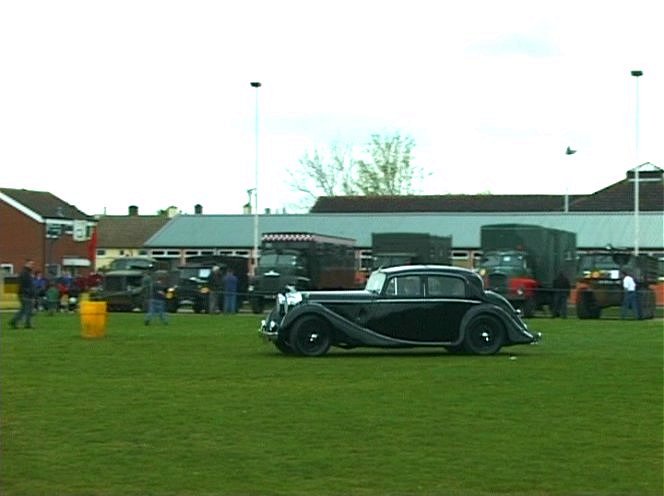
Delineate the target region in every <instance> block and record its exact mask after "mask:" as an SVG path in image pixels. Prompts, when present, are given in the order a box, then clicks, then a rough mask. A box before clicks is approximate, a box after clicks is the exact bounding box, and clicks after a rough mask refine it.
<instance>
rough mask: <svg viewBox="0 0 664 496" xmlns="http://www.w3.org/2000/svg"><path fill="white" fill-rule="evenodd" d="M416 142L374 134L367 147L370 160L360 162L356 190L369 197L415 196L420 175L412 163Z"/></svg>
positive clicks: (397, 134) (358, 162)
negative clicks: (413, 193)
mask: <svg viewBox="0 0 664 496" xmlns="http://www.w3.org/2000/svg"><path fill="white" fill-rule="evenodd" d="M414 146H415V142H414V141H413V139H412V138H410V137H409V136H406V137H402V136H401V135H400V134H399V133H396V134H394V135H392V136H381V135H378V134H374V135H372V136H371V141H370V142H369V145H368V146H367V154H368V156H369V160H358V161H357V182H356V186H357V188H358V189H359V190H360V192H361V193H362V194H364V195H366V196H376V195H407V194H410V193H412V192H413V179H414V177H415V175H416V174H419V173H420V171H419V169H416V168H415V167H414V166H413V164H412V162H411V160H412V154H411V152H412V150H413V147H414Z"/></svg>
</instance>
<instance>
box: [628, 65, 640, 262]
mask: <svg viewBox="0 0 664 496" xmlns="http://www.w3.org/2000/svg"><path fill="white" fill-rule="evenodd" d="M631 75H632V76H634V78H636V107H635V111H634V130H635V133H634V134H635V136H634V154H635V156H636V162H637V163H636V167H634V255H635V256H638V254H639V166H640V164H639V163H638V162H639V78H640V77H641V76H643V71H632V72H631Z"/></svg>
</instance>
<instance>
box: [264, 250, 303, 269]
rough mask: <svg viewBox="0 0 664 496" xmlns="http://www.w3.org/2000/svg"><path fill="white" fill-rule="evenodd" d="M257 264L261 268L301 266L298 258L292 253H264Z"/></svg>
mask: <svg viewBox="0 0 664 496" xmlns="http://www.w3.org/2000/svg"><path fill="white" fill-rule="evenodd" d="M259 263H260V265H262V266H263V267H296V266H298V265H302V263H301V262H300V257H298V256H297V255H294V254H292V253H265V254H263V255H261V259H260V262H259Z"/></svg>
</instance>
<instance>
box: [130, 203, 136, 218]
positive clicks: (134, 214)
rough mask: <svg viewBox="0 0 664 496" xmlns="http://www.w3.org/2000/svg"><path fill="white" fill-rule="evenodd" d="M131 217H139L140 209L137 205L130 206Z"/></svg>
mask: <svg viewBox="0 0 664 496" xmlns="http://www.w3.org/2000/svg"><path fill="white" fill-rule="evenodd" d="M129 215H130V216H132V217H136V216H137V215H138V207H137V206H136V205H129Z"/></svg>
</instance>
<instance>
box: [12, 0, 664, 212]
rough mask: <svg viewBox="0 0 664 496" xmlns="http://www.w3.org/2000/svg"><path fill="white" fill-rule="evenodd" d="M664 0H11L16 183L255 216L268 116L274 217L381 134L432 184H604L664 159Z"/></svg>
mask: <svg viewBox="0 0 664 496" xmlns="http://www.w3.org/2000/svg"><path fill="white" fill-rule="evenodd" d="M660 8H661V3H660V2H656V1H642V0H641V1H640V0H632V1H630V2H599V1H584V0H576V1H566V0H563V1H560V0H558V1H532V0H531V1H513V0H502V1H495V0H477V1H468V2H447V1H445V2H435V1H431V0H424V1H420V0H408V1H390V0H379V1H373V0H353V1H347V0H335V1H334V2H331V1H316V0H309V1H294V0H280V1H268V0H255V1H253V2H220V1H195V0H188V1H167V0H158V1H157V0H155V1H152V0H150V1H148V0H131V1H124V0H114V1H103V2H102V1H94V0H85V1H60V0H58V1H56V0H49V1H29V0H20V1H18V0H17V1H8V0H1V1H0V71H1V72H0V164H1V167H2V172H1V175H0V177H1V179H0V186H1V187H7V188H26V189H31V190H38V191H50V192H52V193H53V194H55V195H57V196H59V197H60V198H62V199H63V200H65V201H67V202H69V203H71V204H74V205H76V206H77V207H78V208H79V209H81V210H82V211H83V212H85V213H87V214H90V215H94V214H101V213H107V214H111V215H123V214H126V212H127V208H128V206H129V205H136V206H138V207H139V212H140V213H141V214H154V213H156V212H157V211H158V210H159V209H163V208H166V207H168V206H171V205H173V206H176V207H177V208H178V209H180V210H181V211H182V212H184V213H193V210H194V205H195V204H197V203H199V204H201V205H202V206H203V209H204V213H206V214H215V213H241V212H242V205H243V204H245V203H246V202H247V198H248V196H247V190H248V189H249V188H252V187H253V186H254V182H255V175H254V169H255V162H256V154H255V149H256V147H255V140H256V132H255V130H256V126H255V124H256V122H258V129H259V130H258V143H259V154H258V164H259V181H258V184H259V209H260V210H261V211H262V210H263V209H265V208H271V209H272V210H273V211H275V210H281V209H282V208H286V209H287V210H288V211H293V208H294V207H293V205H296V204H297V203H298V199H299V198H300V197H299V196H298V194H296V193H294V192H293V191H291V189H290V188H289V184H290V182H291V180H290V175H291V174H294V173H297V172H298V168H299V159H300V158H301V157H302V156H303V155H304V153H305V152H307V151H311V150H313V149H315V148H321V147H327V146H329V145H331V144H333V143H338V144H342V145H347V146H356V147H360V146H361V145H363V144H365V143H366V142H368V140H369V138H370V136H371V135H372V134H374V133H380V134H392V133H395V132H399V133H401V134H402V135H408V136H411V137H412V138H413V139H414V141H415V149H414V153H415V163H416V164H417V165H418V166H420V167H421V168H422V169H424V171H426V172H427V173H429V174H430V176H429V177H428V178H427V180H426V181H425V182H424V183H422V184H421V185H419V191H420V192H421V193H423V194H446V193H453V194H460V193H466V194H476V193H485V192H491V193H494V194H523V193H550V194H564V193H565V192H566V191H567V192H569V193H591V192H593V191H596V190H598V189H601V188H603V187H605V186H608V185H609V184H612V183H614V182H617V181H620V180H621V179H622V178H624V176H625V172H626V171H627V169H629V168H632V167H634V166H635V165H636V164H638V163H642V162H651V163H653V164H655V165H657V166H659V167H664V73H663V64H664V56H662V47H663V46H664V30H663V29H662V27H661V20H662V15H661V12H660ZM634 69H639V70H642V71H643V73H644V74H643V76H642V77H641V78H639V80H638V83H637V79H636V78H634V77H632V76H631V75H630V71H631V70H634ZM251 81H260V82H261V83H262V85H263V86H262V87H261V88H260V89H259V90H258V92H257V91H256V90H255V89H254V88H252V87H251V86H250V84H249V83H250V82H251ZM637 84H638V86H637ZM637 95H638V96H639V98H638V101H639V105H638V106H637V103H636V102H637ZM256 96H258V98H256ZM257 103H258V105H257ZM256 107H258V113H257V112H256ZM637 108H638V109H639V112H638V119H637V112H636V110H637ZM256 115H258V119H257V120H256ZM567 146H572V147H573V148H574V149H577V150H578V152H577V153H576V154H575V155H571V156H566V155H565V148H566V147H567Z"/></svg>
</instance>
